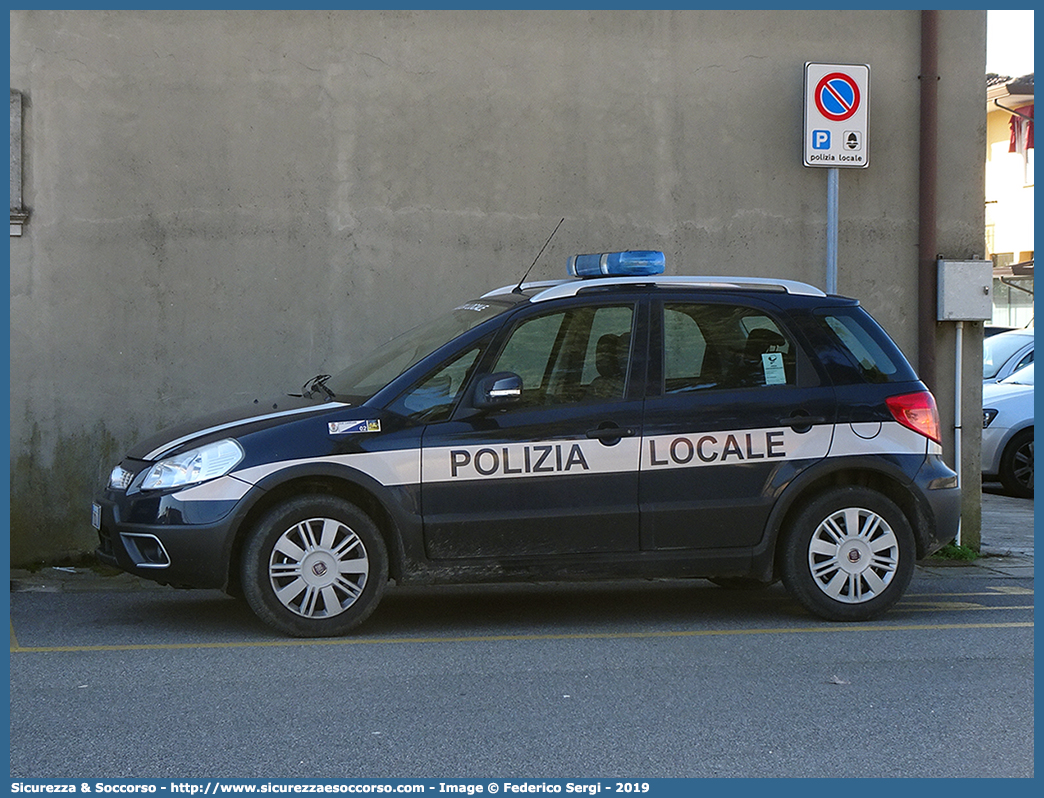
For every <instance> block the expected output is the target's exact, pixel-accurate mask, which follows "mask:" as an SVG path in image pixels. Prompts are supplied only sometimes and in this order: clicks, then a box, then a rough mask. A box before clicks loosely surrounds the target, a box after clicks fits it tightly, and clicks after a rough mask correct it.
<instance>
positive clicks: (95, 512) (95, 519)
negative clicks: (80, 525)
mask: <svg viewBox="0 0 1044 798" xmlns="http://www.w3.org/2000/svg"><path fill="white" fill-rule="evenodd" d="M91 526H93V527H94V528H95V529H97V530H98V531H99V532H100V531H101V505H100V504H92V505H91Z"/></svg>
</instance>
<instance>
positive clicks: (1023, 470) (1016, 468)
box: [1012, 441, 1033, 488]
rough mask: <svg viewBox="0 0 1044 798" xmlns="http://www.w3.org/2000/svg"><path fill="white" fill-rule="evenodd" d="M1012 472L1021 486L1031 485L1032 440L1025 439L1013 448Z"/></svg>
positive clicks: (1030, 486) (1028, 486) (1027, 486)
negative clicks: (1025, 440) (1020, 444)
mask: <svg viewBox="0 0 1044 798" xmlns="http://www.w3.org/2000/svg"><path fill="white" fill-rule="evenodd" d="M1012 473H1013V474H1014V475H1015V480H1016V481H1017V482H1018V483H1019V484H1020V485H1022V487H1024V488H1032V487H1033V441H1027V442H1026V443H1024V444H1023V445H1022V446H1020V447H1019V448H1018V449H1016V450H1015V457H1014V459H1013V460H1012Z"/></svg>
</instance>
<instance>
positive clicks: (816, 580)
mask: <svg viewBox="0 0 1044 798" xmlns="http://www.w3.org/2000/svg"><path fill="white" fill-rule="evenodd" d="M782 545H783V551H782V557H781V570H782V576H783V583H784V584H785V585H786V587H787V590H789V591H790V593H791V595H793V596H794V597H795V598H796V599H797V600H798V601H799V602H801V604H802V605H803V606H804V607H805V608H806V609H807V610H809V611H810V612H812V613H814V614H816V615H818V616H820V617H821V618H826V619H827V620H832V621H864V620H869V619H871V618H876V617H878V616H879V615H881V614H882V613H884V612H885V611H886V610H887V609H888V608H889V607H891V606H892V605H893V604H895V602H896V601H898V600H899V598H900V597H901V596H902V594H903V592H904V591H905V590H906V587H907V585H908V584H909V583H910V578H911V577H912V576H913V571H914V560H915V558H916V553H915V549H916V546H915V543H914V536H913V531H912V530H911V528H910V524H909V522H908V521H907V519H906V516H905V515H904V514H903V512H902V510H900V509H899V507H897V506H896V504H895V503H894V502H893V501H891V500H890V499H889V498H887V497H886V496H884V495H882V494H880V493H878V492H877V491H874V490H870V489H868V488H862V487H843V488H834V489H832V490H830V491H827V492H826V493H823V494H821V495H820V496H819V497H817V498H816V499H813V500H812V501H811V502H809V504H808V505H807V506H806V507H805V508H804V509H803V510H801V511H800V512H799V513H798V515H797V516H796V517H795V518H794V520H793V522H792V523H791V524H790V525H789V527H788V529H787V531H786V534H785V537H784V539H783V542H782Z"/></svg>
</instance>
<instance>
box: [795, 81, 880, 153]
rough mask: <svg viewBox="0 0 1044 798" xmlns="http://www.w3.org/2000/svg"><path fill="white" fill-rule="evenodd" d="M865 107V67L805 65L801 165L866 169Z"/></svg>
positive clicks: (867, 85) (867, 98)
mask: <svg viewBox="0 0 1044 798" xmlns="http://www.w3.org/2000/svg"><path fill="white" fill-rule="evenodd" d="M869 105H870V67H869V66H868V65H866V64H814V63H811V62H809V63H806V64H805V166H827V167H831V168H834V169H836V168H856V169H862V168H865V167H867V166H869V165H870V143H869V140H868V138H867V132H868V119H869Z"/></svg>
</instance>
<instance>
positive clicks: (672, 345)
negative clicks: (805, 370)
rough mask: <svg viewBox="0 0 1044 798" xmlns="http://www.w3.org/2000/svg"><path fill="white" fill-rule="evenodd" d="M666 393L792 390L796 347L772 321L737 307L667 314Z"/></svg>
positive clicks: (698, 307)
mask: <svg viewBox="0 0 1044 798" xmlns="http://www.w3.org/2000/svg"><path fill="white" fill-rule="evenodd" d="M663 375H664V393H667V394H678V393H688V392H691V391H705V390H710V389H714V388H726V389H735V388H753V387H758V386H765V385H793V384H794V382H795V365H794V347H793V345H792V344H791V342H790V340H789V339H788V338H787V337H786V336H785V335H784V334H783V331H782V330H780V328H779V326H778V325H777V324H776V322H775V321H773V320H772V318H770V317H769V316H767V315H765V314H764V313H763V312H762V311H760V310H757V309H755V308H747V307H741V306H735V305H718V304H698V303H687V302H672V303H667V304H665V305H664V309H663Z"/></svg>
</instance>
